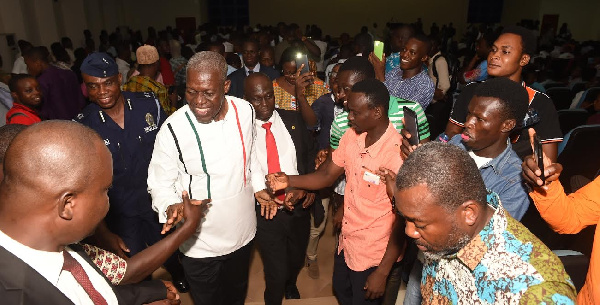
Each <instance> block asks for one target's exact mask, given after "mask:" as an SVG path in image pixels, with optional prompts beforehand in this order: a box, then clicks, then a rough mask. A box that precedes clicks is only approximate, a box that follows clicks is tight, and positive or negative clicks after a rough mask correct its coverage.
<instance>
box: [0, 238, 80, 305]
mask: <svg viewBox="0 0 600 305" xmlns="http://www.w3.org/2000/svg"><path fill="white" fill-rule="evenodd" d="M0 289H2V291H3V292H4V293H5V294H4V293H3V294H4V295H5V296H6V297H8V299H6V298H4V296H3V299H2V303H4V302H6V303H5V304H73V302H71V300H69V298H67V297H66V296H65V295H64V294H63V293H62V292H60V290H58V288H56V287H55V286H54V285H53V284H52V283H50V282H48V280H46V278H44V277H43V276H42V275H41V274H39V273H38V272H37V271H35V269H33V268H31V267H30V266H29V265H27V264H26V263H25V262H23V261H22V260H21V259H20V258H18V257H17V256H15V255H14V254H12V253H10V252H9V251H7V250H6V249H4V248H3V247H1V246H0Z"/></svg>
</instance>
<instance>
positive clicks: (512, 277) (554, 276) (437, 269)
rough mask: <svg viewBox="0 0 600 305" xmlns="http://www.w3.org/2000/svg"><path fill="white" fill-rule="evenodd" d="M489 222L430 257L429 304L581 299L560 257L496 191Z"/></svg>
mask: <svg viewBox="0 0 600 305" xmlns="http://www.w3.org/2000/svg"><path fill="white" fill-rule="evenodd" d="M488 205H489V206H491V207H492V208H493V209H495V212H494V215H493V216H492V218H491V219H490V221H489V222H488V223H487V225H486V226H485V227H484V228H483V230H481V232H479V234H477V235H476V236H475V237H473V239H471V241H470V242H469V243H468V244H467V245H466V246H465V247H463V248H462V249H461V250H459V251H458V252H457V253H455V254H452V255H448V256H445V257H443V258H442V259H440V260H432V259H430V258H428V257H427V255H426V258H425V264H424V266H423V274H422V277H421V293H422V295H423V304H575V297H576V292H575V287H574V286H573V283H572V282H571V279H570V278H569V276H568V275H567V273H566V271H565V268H564V267H563V264H562V263H561V261H560V260H559V259H558V257H557V256H556V255H555V254H554V253H552V251H550V249H548V247H546V245H544V244H543V243H542V242H541V241H540V240H539V239H537V237H535V236H534V235H533V234H532V233H531V232H529V230H527V228H525V227H524V226H523V225H522V224H521V223H520V222H518V221H516V220H515V219H514V218H512V217H510V216H509V215H508V213H506V210H505V209H504V208H503V207H502V205H501V204H500V199H498V196H497V195H496V194H495V193H490V194H489V195H488Z"/></svg>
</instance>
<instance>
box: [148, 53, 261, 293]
mask: <svg viewBox="0 0 600 305" xmlns="http://www.w3.org/2000/svg"><path fill="white" fill-rule="evenodd" d="M226 75H227V63H226V62H225V59H224V58H223V56H221V55H220V54H218V53H216V52H210V51H205V52H199V53H197V54H196V55H194V56H193V57H192V58H191V59H190V60H189V62H188V66H187V82H186V86H187V88H186V93H185V98H186V100H187V103H188V105H185V106H183V107H182V108H180V109H179V110H177V111H176V112H175V113H173V114H172V115H171V116H170V117H169V118H168V119H167V120H166V121H165V123H164V124H163V126H162V127H161V129H160V131H159V132H158V134H157V136H156V142H155V144H154V152H153V155H152V160H151V162H150V166H149V169H148V189H149V192H150V194H151V195H152V205H153V208H154V210H155V211H157V212H158V215H159V220H160V221H161V222H163V223H165V230H168V229H169V228H170V227H171V226H172V225H174V224H176V222H177V221H179V220H180V219H181V207H182V204H181V199H180V198H181V194H182V192H183V191H184V190H185V191H188V193H189V195H190V198H191V199H195V200H202V199H211V200H212V203H211V206H210V207H209V209H208V212H207V214H206V217H205V218H204V219H203V221H202V224H201V226H200V227H199V228H198V231H197V233H196V234H195V235H193V236H192V237H191V238H190V239H188V240H187V241H186V242H184V243H183V245H182V246H181V247H180V250H181V252H182V253H183V254H184V256H183V257H182V264H183V267H184V271H185V276H186V279H187V281H188V282H189V284H190V293H191V295H192V298H193V300H194V303H195V304H197V305H201V304H211V305H212V304H240V305H241V304H243V303H244V299H245V297H246V290H247V286H248V269H249V264H250V253H251V250H252V240H253V239H254V235H255V233H256V216H255V212H254V202H255V201H254V189H258V190H261V189H262V188H264V174H263V173H262V170H261V168H260V165H259V163H258V162H257V161H256V160H255V158H256V154H255V153H254V120H255V117H254V110H253V108H252V106H251V105H250V104H249V103H248V102H246V101H244V100H242V99H238V98H235V97H230V96H225V93H226V92H227V91H228V90H229V86H230V81H229V80H227V79H226ZM253 183H258V184H259V186H258V187H253ZM261 184H262V186H260V185H261ZM262 193H263V194H266V191H263V192H262Z"/></svg>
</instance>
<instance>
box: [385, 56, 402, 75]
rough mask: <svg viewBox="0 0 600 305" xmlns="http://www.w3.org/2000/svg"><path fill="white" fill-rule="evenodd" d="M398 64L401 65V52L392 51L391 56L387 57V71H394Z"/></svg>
mask: <svg viewBox="0 0 600 305" xmlns="http://www.w3.org/2000/svg"><path fill="white" fill-rule="evenodd" d="M398 66H400V52H394V53H391V54H390V56H388V57H386V58H385V73H388V72H390V71H392V70H393V69H394V68H396V67H398Z"/></svg>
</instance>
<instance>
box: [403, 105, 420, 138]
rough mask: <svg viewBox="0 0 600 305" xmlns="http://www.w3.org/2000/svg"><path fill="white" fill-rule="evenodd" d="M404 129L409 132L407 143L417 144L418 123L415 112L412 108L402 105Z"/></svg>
mask: <svg viewBox="0 0 600 305" xmlns="http://www.w3.org/2000/svg"><path fill="white" fill-rule="evenodd" d="M402 110H403V111H404V129H406V131H408V132H409V133H410V139H408V143H410V145H411V146H413V145H418V144H419V123H418V122H417V114H416V113H415V112H414V111H412V109H410V108H408V107H406V106H404V107H403V108H402Z"/></svg>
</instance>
